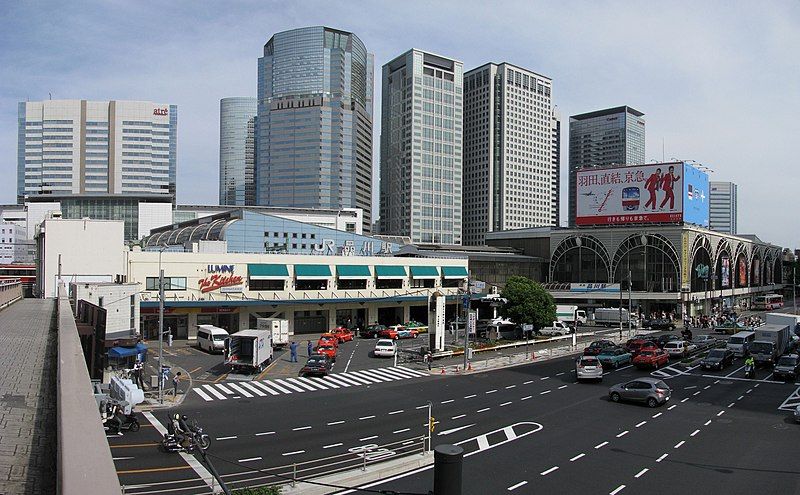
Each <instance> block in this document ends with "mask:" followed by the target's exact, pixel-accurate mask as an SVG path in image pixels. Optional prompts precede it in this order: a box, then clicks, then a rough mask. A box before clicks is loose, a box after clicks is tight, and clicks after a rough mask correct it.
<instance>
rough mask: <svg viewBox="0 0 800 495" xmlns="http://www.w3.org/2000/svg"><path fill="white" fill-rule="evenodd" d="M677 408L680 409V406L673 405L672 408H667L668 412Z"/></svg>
mask: <svg viewBox="0 0 800 495" xmlns="http://www.w3.org/2000/svg"><path fill="white" fill-rule="evenodd" d="M676 407H678V405H677V404H672V405H671V406H669V407H668V408H667V411H672V410H673V409H675V408H676Z"/></svg>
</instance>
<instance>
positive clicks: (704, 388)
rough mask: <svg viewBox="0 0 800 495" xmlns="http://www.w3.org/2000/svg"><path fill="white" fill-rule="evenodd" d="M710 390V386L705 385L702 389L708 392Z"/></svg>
mask: <svg viewBox="0 0 800 495" xmlns="http://www.w3.org/2000/svg"><path fill="white" fill-rule="evenodd" d="M710 388H711V385H706V386H705V387H703V390H708V389H710Z"/></svg>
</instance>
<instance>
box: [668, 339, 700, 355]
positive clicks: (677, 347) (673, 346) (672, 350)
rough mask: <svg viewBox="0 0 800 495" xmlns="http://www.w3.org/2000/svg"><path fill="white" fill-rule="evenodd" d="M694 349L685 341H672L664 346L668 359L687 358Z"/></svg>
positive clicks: (694, 347)
mask: <svg viewBox="0 0 800 495" xmlns="http://www.w3.org/2000/svg"><path fill="white" fill-rule="evenodd" d="M695 349H697V346H695V345H694V344H691V343H689V342H687V341H685V340H673V341H672V342H667V344H666V345H665V346H664V350H665V351H667V354H669V356H670V357H681V358H683V357H686V356H688V355H689V354H690V353H691V352H692V351H694V350H695Z"/></svg>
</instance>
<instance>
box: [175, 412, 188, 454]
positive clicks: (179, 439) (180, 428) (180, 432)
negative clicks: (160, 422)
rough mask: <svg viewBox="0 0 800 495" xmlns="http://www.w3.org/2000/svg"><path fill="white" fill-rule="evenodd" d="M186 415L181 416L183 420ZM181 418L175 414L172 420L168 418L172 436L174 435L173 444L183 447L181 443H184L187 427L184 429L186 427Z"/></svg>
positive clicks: (184, 421)
mask: <svg viewBox="0 0 800 495" xmlns="http://www.w3.org/2000/svg"><path fill="white" fill-rule="evenodd" d="M185 417H186V415H185V414H184V415H183V418H185ZM183 418H181V415H180V414H178V413H175V415H174V416H172V418H170V427H171V430H172V434H173V435H175V443H177V444H178V445H181V446H183V443H184V442H185V441H186V438H187V433H188V431H189V429H188V427H184V426H185V425H186V420H185V419H183Z"/></svg>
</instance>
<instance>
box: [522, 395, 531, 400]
mask: <svg viewBox="0 0 800 495" xmlns="http://www.w3.org/2000/svg"><path fill="white" fill-rule="evenodd" d="M531 397H533V396H532V395H526V396H525V397H523V398H521V399H520V400H528V399H530V398H531Z"/></svg>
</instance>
